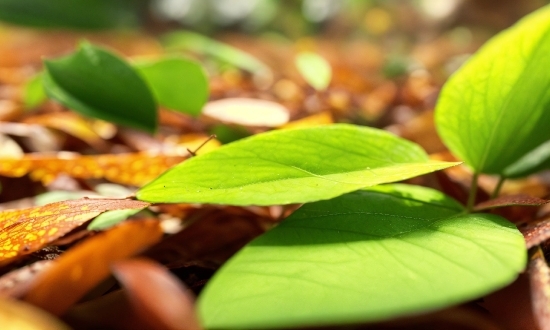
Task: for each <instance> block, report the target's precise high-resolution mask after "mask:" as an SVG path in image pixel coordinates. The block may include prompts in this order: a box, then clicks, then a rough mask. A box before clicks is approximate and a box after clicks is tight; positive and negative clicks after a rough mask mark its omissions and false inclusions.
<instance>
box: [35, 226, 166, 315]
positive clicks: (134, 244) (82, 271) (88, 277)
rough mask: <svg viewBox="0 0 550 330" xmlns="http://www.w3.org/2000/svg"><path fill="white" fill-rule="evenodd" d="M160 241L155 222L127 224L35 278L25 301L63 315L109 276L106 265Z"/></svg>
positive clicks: (84, 245)
mask: <svg viewBox="0 0 550 330" xmlns="http://www.w3.org/2000/svg"><path fill="white" fill-rule="evenodd" d="M161 237H162V230H161V228H160V225H159V221H157V220H140V221H128V222H125V223H123V224H121V225H119V226H117V227H114V228H112V229H111V230H109V231H106V232H103V233H101V234H98V235H97V236H94V237H92V238H89V239H87V240H86V241H84V242H83V243H81V244H79V245H77V246H76V247H74V248H72V249H70V250H69V251H68V252H66V253H64V254H63V255H62V256H61V257H59V258H58V259H57V260H56V264H55V265H53V266H52V267H50V268H49V269H48V270H46V271H45V272H44V273H42V274H41V275H40V277H39V278H37V280H36V282H35V283H34V285H33V287H32V288H31V289H30V290H29V292H28V293H27V295H26V296H25V300H26V301H28V302H30V303H32V304H33V305H36V306H39V307H41V308H43V309H44V310H46V311H49V312H50V313H52V314H55V315H61V314H63V313H64V312H65V311H66V310H67V309H68V308H69V307H70V306H71V305H73V304H74V303H76V302H77V301H78V300H79V299H80V298H82V296H84V294H85V293H86V292H87V291H88V290H90V289H92V288H93V287H94V286H95V285H97V284H98V283H99V282H101V281H102V280H104V279H105V278H106V277H107V276H108V275H109V265H110V264H111V263H112V262H114V261H117V260H122V259H125V258H128V257H130V256H132V255H135V254H137V253H139V252H141V251H143V250H144V249H145V248H147V247H149V246H151V245H153V244H154V243H156V242H157V241H159V240H160V238H161Z"/></svg>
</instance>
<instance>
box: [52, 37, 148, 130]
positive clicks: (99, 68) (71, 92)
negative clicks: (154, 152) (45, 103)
mask: <svg viewBox="0 0 550 330" xmlns="http://www.w3.org/2000/svg"><path fill="white" fill-rule="evenodd" d="M44 64H45V67H46V72H45V73H44V76H43V83H44V88H45V90H46V93H47V94H48V95H49V96H50V97H51V98H53V99H55V100H57V101H59V102H61V103H62V104H64V105H65V106H67V107H69V108H71V109H72V110H75V111H77V112H79V113H81V114H83V115H86V116H89V117H93V118H100V119H103V120H107V121H111V122H114V123H117V124H121V125H125V126H129V127H133V128H137V129H141V130H144V131H147V132H150V133H152V132H154V131H155V130H156V127H157V109H156V104H155V100H154V97H153V94H152V93H151V91H150V90H149V87H148V86H147V84H146V82H145V81H143V79H142V78H141V76H140V75H139V74H138V73H137V72H136V71H134V69H133V68H132V67H131V66H130V65H129V64H128V63H126V62H125V61H124V60H123V59H122V58H120V57H118V56H117V55H115V54H113V53H111V52H109V51H107V50H105V49H102V48H99V47H96V46H93V45H91V44H88V43H82V44H81V45H80V48H79V49H78V50H77V51H76V52H75V53H73V54H71V55H68V56H66V57H62V58H59V59H55V60H47V61H45V62H44Z"/></svg>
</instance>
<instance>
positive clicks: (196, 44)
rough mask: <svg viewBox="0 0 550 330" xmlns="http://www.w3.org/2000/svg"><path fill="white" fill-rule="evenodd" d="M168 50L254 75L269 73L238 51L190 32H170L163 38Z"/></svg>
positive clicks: (262, 64)
mask: <svg viewBox="0 0 550 330" xmlns="http://www.w3.org/2000/svg"><path fill="white" fill-rule="evenodd" d="M163 41H164V45H165V46H166V48H167V49H168V50H178V49H183V50H190V51H193V52H196V53H199V54H205V55H208V56H212V57H214V58H217V59H220V60H221V61H224V62H227V63H229V64H231V65H234V66H236V67H237V68H241V69H244V70H247V71H250V72H252V73H255V74H266V73H269V72H271V70H270V69H269V67H268V66H267V65H265V64H264V63H262V62H260V61H259V60H258V59H257V58H255V57H254V56H252V55H250V54H248V53H245V52H243V51H242V50H240V49H237V48H235V47H232V46H230V45H227V44H224V43H222V42H219V41H216V40H213V39H210V38H208V37H205V36H203V35H200V34H198V33H194V32H190V31H178V32H172V33H170V34H168V35H166V36H164V38H163Z"/></svg>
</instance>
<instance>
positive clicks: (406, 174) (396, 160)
mask: <svg viewBox="0 0 550 330" xmlns="http://www.w3.org/2000/svg"><path fill="white" fill-rule="evenodd" d="M456 164H457V163H448V162H432V161H429V160H428V156H427V155H426V153H425V152H424V151H423V150H422V149H421V148H420V147H418V146H417V145H415V144H414V143H411V142H408V141H406V140H403V139H400V138H398V137H396V136H394V135H392V134H390V133H387V132H385V131H382V130H376V129H372V128H368V127H360V126H353V125H345V124H335V125H326V126H320V127H313V128H305V129H291V130H280V131H272V132H268V133H264V134H258V135H255V136H252V137H249V138H246V139H243V140H239V141H236V142H233V143H231V144H228V145H225V146H222V147H220V148H219V149H217V150H214V151H212V152H210V153H208V154H205V155H202V156H198V157H194V158H192V159H190V160H187V161H185V162H183V163H181V164H180V165H178V166H176V167H174V168H173V169H171V170H170V171H168V172H166V173H164V174H163V175H161V176H160V177H159V178H158V179H156V180H155V181H153V182H151V183H150V184H148V185H147V186H145V187H143V188H142V189H141V190H139V191H138V192H137V196H138V199H141V200H145V201H154V202H167V203H168V202H172V203H178V202H186V203H216V204H233V205H275V204H291V203H304V202H310V201H316V200H320V199H329V198H333V197H336V196H339V195H341V194H344V193H346V192H350V191H353V190H357V189H360V188H363V187H366V186H372V185H376V184H380V183H386V182H393V181H400V180H405V179H408V178H411V177H414V176H418V175H421V174H425V173H429V172H433V171H436V170H440V169H443V168H447V167H450V166H453V165H456Z"/></svg>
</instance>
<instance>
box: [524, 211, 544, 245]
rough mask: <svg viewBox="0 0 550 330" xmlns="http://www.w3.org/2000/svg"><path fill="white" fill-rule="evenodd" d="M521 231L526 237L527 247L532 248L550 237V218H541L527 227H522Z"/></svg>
mask: <svg viewBox="0 0 550 330" xmlns="http://www.w3.org/2000/svg"><path fill="white" fill-rule="evenodd" d="M520 231H521V233H522V234H523V236H524V237H525V244H526V245H527V248H528V249H530V248H532V247H533V246H535V245H539V244H541V243H542V242H544V241H546V240H547V239H549V238H550V218H545V219H541V220H539V221H537V222H536V223H533V224H530V225H528V226H527V227H525V228H520Z"/></svg>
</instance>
